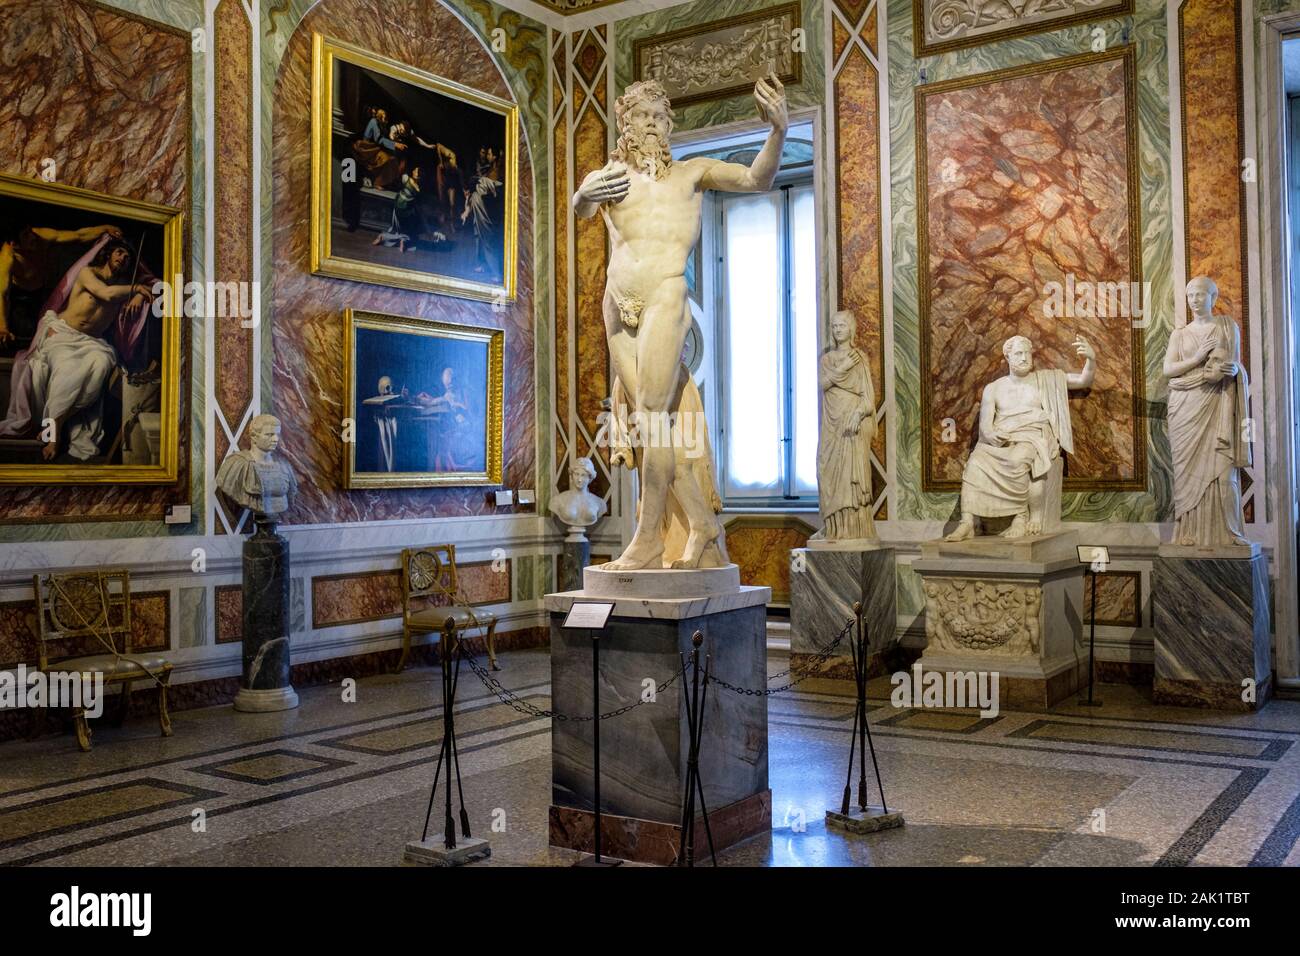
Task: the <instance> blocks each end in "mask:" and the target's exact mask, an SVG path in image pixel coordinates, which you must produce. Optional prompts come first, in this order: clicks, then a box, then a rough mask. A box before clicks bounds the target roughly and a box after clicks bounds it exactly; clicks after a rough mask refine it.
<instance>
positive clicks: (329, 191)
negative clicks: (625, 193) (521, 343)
mask: <svg viewBox="0 0 1300 956" xmlns="http://www.w3.org/2000/svg"><path fill="white" fill-rule="evenodd" d="M339 64H345V65H347V66H349V67H352V68H355V69H357V70H360V71H369V72H372V73H375V74H379V75H380V76H382V77H384V78H385V79H387V80H389V81H397V82H398V83H402V84H406V86H407V87H413V88H415V91H416V93H417V94H418V93H420V92H423V93H425V94H429V93H432V94H435V95H436V96H439V97H445V98H447V99H449V100H451V101H453V102H454V103H459V104H462V105H468V106H471V107H476V108H478V109H480V110H485V111H487V112H489V113H493V114H497V115H499V116H500V117H501V120H502V123H503V129H502V136H503V147H504V148H503V155H502V156H501V158H500V169H501V174H502V176H503V179H502V181H501V185H502V192H503V196H502V199H501V207H502V221H501V223H500V224H499V228H500V234H501V239H500V249H499V252H500V271H501V281H499V282H497V281H490V280H487V279H482V280H481V279H477V278H472V277H468V276H466V275H456V274H451V273H442V272H438V271H436V270H430V269H418V268H411V267H407V266H406V265H394V264H392V262H391V259H392V258H393V257H392V256H387V257H386V258H388V259H389V260H390V261H389V262H383V261H378V260H376V259H371V260H366V259H362V258H357V257H356V256H347V255H343V254H340V252H339V251H338V250H336V249H335V245H336V243H335V238H336V236H335V233H336V231H340V230H346V233H347V234H351V233H353V232H354V231H355V229H356V227H357V222H359V221H360V218H361V215H362V214H361V212H360V209H361V207H362V203H363V199H364V198H365V197H363V196H362V195H361V194H362V193H363V192H364V191H365V189H366V188H369V189H370V190H371V196H372V197H375V199H376V202H378V203H379V204H380V205H381V206H382V204H383V203H384V202H385V201H391V200H386V194H390V193H393V191H392V190H388V189H379V188H378V187H377V186H375V185H372V186H371V187H364V176H365V173H364V172H363V170H362V169H360V168H357V167H354V168H353V176H354V180H353V181H355V182H356V184H357V186H356V189H357V196H356V203H357V211H356V212H352V213H350V212H348V211H347V203H343V206H344V214H345V215H352V216H353V217H354V219H353V220H350V221H349V222H348V223H347V224H346V225H345V226H344V227H339V229H336V225H335V222H334V219H333V215H334V209H333V204H334V189H335V186H336V185H338V187H339V191H340V197H342V190H343V182H344V180H343V178H342V176H340V182H339V183H338V184H336V183H335V176H334V170H335V162H334V153H333V149H334V143H335V140H336V134H339V131H338V130H336V128H335V114H334V102H333V100H334V89H335V77H336V71H338V69H339ZM358 95H359V94H358ZM423 105H426V106H429V108H432V105H433V101H432V100H426V102H425V103H424V104H423ZM360 109H361V107H358V112H360ZM360 119H361V116H360V115H358V116H356V117H354V123H355V125H357V126H360ZM421 122H424V118H423V117H422V118H421ZM449 125H451V126H456V125H457V124H455V123H452V124H449ZM423 131H424V132H425V133H429V128H428V127H427V126H426V128H424V130H423ZM408 133H409V134H410V136H411V142H412V143H419V142H420V141H419V135H418V133H419V131H417V130H414V129H411V128H409V127H408ZM348 135H350V136H351V137H352V142H356V141H358V140H360V139H364V138H365V137H364V136H363V135H362V134H361V130H360V129H356V130H352V131H351V132H350V133H349V134H348ZM381 135H384V134H381ZM430 135H433V134H432V133H430ZM311 142H312V148H311V226H310V231H311V271H312V273H313V274H314V275H324V276H330V277H333V278H336V279H352V280H354V281H357V282H369V283H374V284H376V285H384V286H396V287H399V288H403V289H414V290H416V291H420V292H434V293H439V294H442V295H452V296H459V297H461V298H467V299H476V300H480V301H489V302H512V301H514V300H515V298H516V294H517V293H516V286H517V282H518V269H519V248H518V231H519V108H518V107H517V106H516V105H515V104H514V103H511V102H510V101H508V100H504V99H501V98H500V97H497V96H493V95H491V94H488V93H483V92H480V91H478V90H474V89H471V88H470V87H467V86H463V85H461V84H460V83H456V82H453V81H452V80H448V79H445V78H443V77H440V76H435V75H434V74H432V73H427V72H425V71H424V70H419V69H416V68H415V67H411V66H407V65H405V64H403V63H399V62H397V61H396V60H391V59H388V58H387V57H382V56H379V55H378V54H375V53H370V52H367V51H366V50H363V49H361V48H360V47H356V46H353V45H352V44H349V43H344V42H342V41H339V40H332V39H329V38H328V37H325V36H322V35H321V34H319V33H317V34H313V37H312V133H311ZM404 145H407V146H409V144H404ZM420 145H422V146H423V144H420ZM429 145H430V146H433V145H437V146H439V147H440V146H441V144H429ZM391 155H392V157H394V158H396V159H399V160H402V162H403V163H404V162H406V161H405V160H404V159H402V157H403V156H404V155H406V152H405V151H403V152H402V153H400V154H399V153H398V152H397V151H396V150H394V152H393V153H392V154H391ZM435 155H441V154H435ZM345 158H346V157H345ZM353 161H354V162H356V158H355V157H353ZM440 168H441V167H440ZM453 168H454V169H456V170H458V172H457V175H458V176H464V177H468V176H470V175H471V174H470V171H471V170H474V163H473V161H471V162H469V163H466V164H462V163H461V162H460V161H459V160H458V161H457V163H456V165H455V166H454V167H453ZM492 168H496V167H495V166H494V167H492ZM474 175H477V172H475V173H474ZM402 178H403V179H404V176H403V177H402ZM422 178H425V177H423V175H422ZM386 185H387V184H386ZM391 185H397V182H394V183H392V184H391ZM428 188H429V187H428V186H427V185H426V186H425V187H424V189H425V190H427V189H428ZM460 188H461V192H463V193H464V198H465V200H466V201H468V199H469V193H470V192H471V191H472V189H473V187H472V186H470V184H469V182H468V181H466V182H465V183H464V185H463V186H462V187H460ZM394 195H396V194H394ZM421 195H422V199H421V201H424V200H423V196H424V193H423V192H422V194H421ZM437 199H438V201H439V202H441V199H442V196H441V187H439V195H438V197H437ZM492 202H493V203H495V202H496V200H495V194H493V199H492ZM455 218H457V217H454V216H453V217H451V220H454V219H455ZM452 225H453V228H459V225H458V224H456V223H454V221H453V222H452ZM375 228H376V227H374V226H373V225H372V229H375ZM429 234H430V233H422V234H421V235H429ZM439 234H441V232H440V233H439ZM340 237H341V236H340ZM465 239H468V242H469V244H470V245H473V244H474V243H475V242H476V241H477V239H476V237H472V236H469V234H466V235H465V236H464V237H463V238H460V239H457V240H454V241H453V247H454V245H455V242H463V241H465ZM443 241H446V237H445V236H444V240H443ZM367 243H368V239H367ZM367 243H354V245H357V246H358V250H357V253H358V254H360V255H372V256H378V255H380V254H379V253H378V252H375V253H371V252H370V251H369V247H368V245H367ZM424 245H427V243H426V242H424V241H423V240H417V241H415V242H413V243H412V248H413V249H414V248H418V247H422V246H424ZM400 251H403V252H405V251H407V250H406V248H405V245H404V244H403V246H402V247H401V250H400ZM425 251H426V256H425V258H426V259H428V258H429V257H435V258H436V257H437V256H439V255H448V254H444V253H439V251H438V250H436V249H435V250H434V251H432V252H429V251H427V250H425ZM490 251H491V253H492V264H495V262H496V259H495V253H496V252H497V251H498V250H497V246H496V243H495V239H494V240H493V242H492V244H491V250H490ZM448 261H450V260H448ZM480 264H482V263H480Z"/></svg>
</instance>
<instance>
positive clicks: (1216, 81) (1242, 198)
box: [1178, 0, 1250, 366]
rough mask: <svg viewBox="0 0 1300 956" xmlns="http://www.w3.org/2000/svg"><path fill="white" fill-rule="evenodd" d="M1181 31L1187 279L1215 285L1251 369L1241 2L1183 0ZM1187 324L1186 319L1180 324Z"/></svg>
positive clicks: (1180, 320)
mask: <svg viewBox="0 0 1300 956" xmlns="http://www.w3.org/2000/svg"><path fill="white" fill-rule="evenodd" d="M1178 33H1179V43H1180V47H1179V49H1180V56H1179V63H1178V66H1179V74H1180V76H1181V78H1182V103H1181V106H1182V114H1183V143H1182V148H1183V176H1184V177H1185V188H1184V193H1183V204H1184V221H1185V224H1186V225H1185V228H1186V232H1187V249H1186V255H1187V277H1188V278H1189V279H1190V278H1191V277H1193V276H1198V275H1208V276H1210V277H1211V278H1213V279H1214V281H1215V283H1216V284H1217V285H1218V287H1219V303H1218V306H1217V307H1216V311H1217V312H1220V313H1222V314H1224V315H1229V316H1232V318H1233V319H1234V320H1235V321H1236V322H1237V324H1238V325H1239V326H1241V329H1242V339H1241V348H1242V358H1243V360H1244V361H1245V362H1246V364H1247V365H1248V366H1249V364H1250V357H1249V347H1250V333H1249V330H1248V329H1247V327H1246V322H1247V308H1248V302H1247V288H1246V285H1247V265H1246V182H1245V180H1244V179H1243V178H1242V174H1241V163H1242V160H1243V159H1244V158H1245V155H1246V145H1245V143H1246V131H1245V117H1244V115H1243V112H1242V111H1243V105H1242V97H1243V78H1242V64H1241V3H1240V2H1239V0H1183V2H1182V3H1181V4H1180V5H1179V8H1178ZM1186 319H1187V316H1186V314H1184V315H1183V316H1180V318H1179V323H1180V324H1182V323H1183V322H1185V321H1186Z"/></svg>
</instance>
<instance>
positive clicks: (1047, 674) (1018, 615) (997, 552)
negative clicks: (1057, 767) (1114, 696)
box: [912, 532, 1088, 707]
mask: <svg viewBox="0 0 1300 956" xmlns="http://www.w3.org/2000/svg"><path fill="white" fill-rule="evenodd" d="M1076 543H1077V541H1076V535H1075V534H1074V533H1073V532H1066V533H1061V532H1058V533H1055V534H1045V535H1038V536H1034V537H1028V538H998V537H978V538H974V539H971V540H967V541H959V542H948V541H931V542H926V543H925V544H923V545H922V546H921V557H920V559H918V560H917V561H915V562H913V564H912V569H913V570H914V571H915V572H916V573H917V574H918V575H920V577H921V579H922V583H923V587H924V590H925V633H926V639H927V643H926V648H925V652H924V653H923V654H922V656H921V661H920V663H921V667H922V669H923V670H924V671H940V672H945V673H947V672H954V671H960V672H969V671H976V672H979V671H984V672H989V673H994V672H996V673H997V674H998V675H999V677H998V686H999V697H1000V705H1001V706H1003V707H1018V706H1023V707H1046V706H1050V705H1052V704H1054V703H1056V702H1057V701H1060V700H1063V699H1064V698H1066V697H1068V696H1070V695H1071V694H1073V693H1075V692H1076V691H1077V689H1078V688H1079V686H1080V685H1081V682H1083V681H1086V679H1087V667H1088V651H1087V647H1086V646H1084V645H1083V643H1082V622H1083V611H1082V609H1083V577H1084V570H1085V569H1084V566H1083V565H1081V564H1080V563H1079V560H1078V554H1077V550H1076Z"/></svg>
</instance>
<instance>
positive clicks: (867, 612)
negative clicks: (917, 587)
mask: <svg viewBox="0 0 1300 956" xmlns="http://www.w3.org/2000/svg"><path fill="white" fill-rule="evenodd" d="M896 595H897V587H896V580H895V561H894V549H893V548H886V547H868V548H862V547H859V548H857V549H853V548H847V547H835V546H833V545H827V546H823V547H820V548H798V549H796V550H794V551H792V552H791V559H790V664H791V665H792V666H793V667H795V668H796V669H798V670H799V671H800V673H803V672H804V671H805V670H807V669H808V668H809V667H812V666H814V665H815V658H816V655H817V652H818V651H819V650H820V649H821V648H823V647H824V646H825V645H827V644H828V643H830V642H831V641H833V640H834V639H835V636H836V635H837V634H839V633H840V630H841V629H842V628H843V627H844V622H845V621H847V620H848V619H849V618H851V617H852V616H853V605H854V603H855V602H861V604H862V624H863V628H864V629H865V631H866V635H867V647H868V652H867V654H868V657H867V675H868V676H869V677H876V676H879V675H880V674H884V673H887V672H888V670H889V665H888V664H887V663H886V658H887V657H888V655H889V652H890V651H892V650H893V649H894V648H895V647H896V646H897V644H898V636H897V631H898V628H897V621H898V611H897V596H896ZM815 670H816V671H817V672H818V673H820V674H822V675H824V676H826V677H830V678H838V679H843V680H852V679H853V663H852V659H851V657H850V655H849V644H848V639H847V637H846V638H845V640H843V641H841V642H840V646H839V648H838V649H837V651H836V653H835V654H834V656H832V657H830V658H828V659H827V660H826V661H825V662H824V663H822V664H820V665H816V666H815Z"/></svg>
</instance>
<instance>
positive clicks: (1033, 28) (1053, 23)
mask: <svg viewBox="0 0 1300 956" xmlns="http://www.w3.org/2000/svg"><path fill="white" fill-rule="evenodd" d="M926 6H927V4H926V2H925V0H912V52H913V56H915V57H916V58H917V59H920V58H921V57H923V56H936V55H937V54H940V53H947V52H949V51H950V50H964V49H966V48H968V47H973V46H983V45H984V44H986V43H1000V42H1001V41H1003V40H1012V39H1018V38H1020V37H1026V36H1032V35H1034V34H1035V33H1051V32H1053V31H1055V30H1062V29H1064V28H1066V27H1071V26H1076V25H1078V24H1082V23H1092V22H1094V21H1096V20H1110V19H1114V18H1117V17H1131V16H1132V15H1133V0H1114V2H1113V3H1111V4H1108V5H1107V6H1105V7H1097V8H1094V9H1092V10H1081V11H1079V12H1078V13H1072V14H1068V15H1066V16H1063V17H1056V18H1054V19H1044V20H1034V21H1032V22H1029V23H1022V24H1020V25H1019V26H1009V27H1006V28H1004V29H1001V30H989V31H988V32H987V33H976V34H973V35H969V36H963V37H956V38H954V39H952V40H940V41H939V42H937V43H929V42H927V41H926V39H925V8H926Z"/></svg>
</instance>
